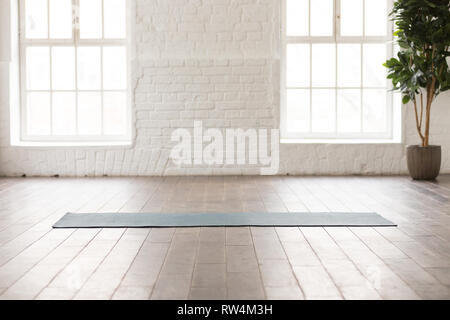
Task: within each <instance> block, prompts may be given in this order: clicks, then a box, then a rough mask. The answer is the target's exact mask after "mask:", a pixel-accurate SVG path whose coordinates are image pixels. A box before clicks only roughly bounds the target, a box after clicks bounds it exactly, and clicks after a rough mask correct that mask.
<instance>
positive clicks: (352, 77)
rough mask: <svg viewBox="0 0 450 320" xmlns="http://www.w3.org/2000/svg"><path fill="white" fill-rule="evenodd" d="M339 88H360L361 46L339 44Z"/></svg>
mask: <svg viewBox="0 0 450 320" xmlns="http://www.w3.org/2000/svg"><path fill="white" fill-rule="evenodd" d="M337 54H338V67H337V72H338V76H337V79H338V86H339V87H359V86H360V85H361V45H359V44H338V53H337Z"/></svg>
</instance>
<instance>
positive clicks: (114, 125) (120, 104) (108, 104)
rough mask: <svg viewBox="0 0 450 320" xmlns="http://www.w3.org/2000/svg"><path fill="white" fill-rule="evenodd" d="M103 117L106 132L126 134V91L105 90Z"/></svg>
mask: <svg viewBox="0 0 450 320" xmlns="http://www.w3.org/2000/svg"><path fill="white" fill-rule="evenodd" d="M103 119H104V123H103V130H104V133H105V134H116V135H120V134H125V132H126V120H127V96H126V93H125V92H105V93H104V94H103Z"/></svg>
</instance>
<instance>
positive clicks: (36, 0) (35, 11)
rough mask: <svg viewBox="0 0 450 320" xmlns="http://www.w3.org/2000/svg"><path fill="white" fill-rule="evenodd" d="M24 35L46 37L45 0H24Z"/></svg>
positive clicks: (38, 37) (35, 37) (32, 37)
mask: <svg viewBox="0 0 450 320" xmlns="http://www.w3.org/2000/svg"><path fill="white" fill-rule="evenodd" d="M25 35H26V37H27V38H29V39H42V38H47V36H48V27H47V0H26V1H25Z"/></svg>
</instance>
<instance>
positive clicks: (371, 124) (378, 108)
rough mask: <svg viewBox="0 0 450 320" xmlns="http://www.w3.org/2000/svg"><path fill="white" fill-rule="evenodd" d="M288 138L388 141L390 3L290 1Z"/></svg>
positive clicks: (286, 31) (285, 87)
mask: <svg viewBox="0 0 450 320" xmlns="http://www.w3.org/2000/svg"><path fill="white" fill-rule="evenodd" d="M283 5H284V7H283V13H284V18H283V28H282V29H283V30H282V42H283V59H282V60H283V62H282V84H281V91H282V92H281V105H282V106H281V129H282V137H284V138H302V139H308V138H311V139H316V138H317V139H347V138H348V139H353V138H358V139H389V138H391V137H392V134H393V133H392V128H393V126H392V110H393V108H392V100H393V98H392V93H391V92H390V91H389V82H388V81H387V79H386V70H385V68H384V67H383V66H382V64H383V63H384V61H385V60H386V58H388V57H390V56H391V55H392V50H393V46H392V41H391V39H392V23H391V21H389V19H388V11H389V8H390V5H391V1H390V0H284V1H283Z"/></svg>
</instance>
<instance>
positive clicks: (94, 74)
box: [77, 47, 101, 90]
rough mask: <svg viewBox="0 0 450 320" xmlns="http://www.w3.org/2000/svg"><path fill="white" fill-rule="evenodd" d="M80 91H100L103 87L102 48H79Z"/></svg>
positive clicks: (78, 77)
mask: <svg viewBox="0 0 450 320" xmlns="http://www.w3.org/2000/svg"><path fill="white" fill-rule="evenodd" d="M77 52H78V57H77V68H78V74H77V79H78V89H79V90H99V89H100V87H101V70H100V68H101V62H100V47H78V48H77Z"/></svg>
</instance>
